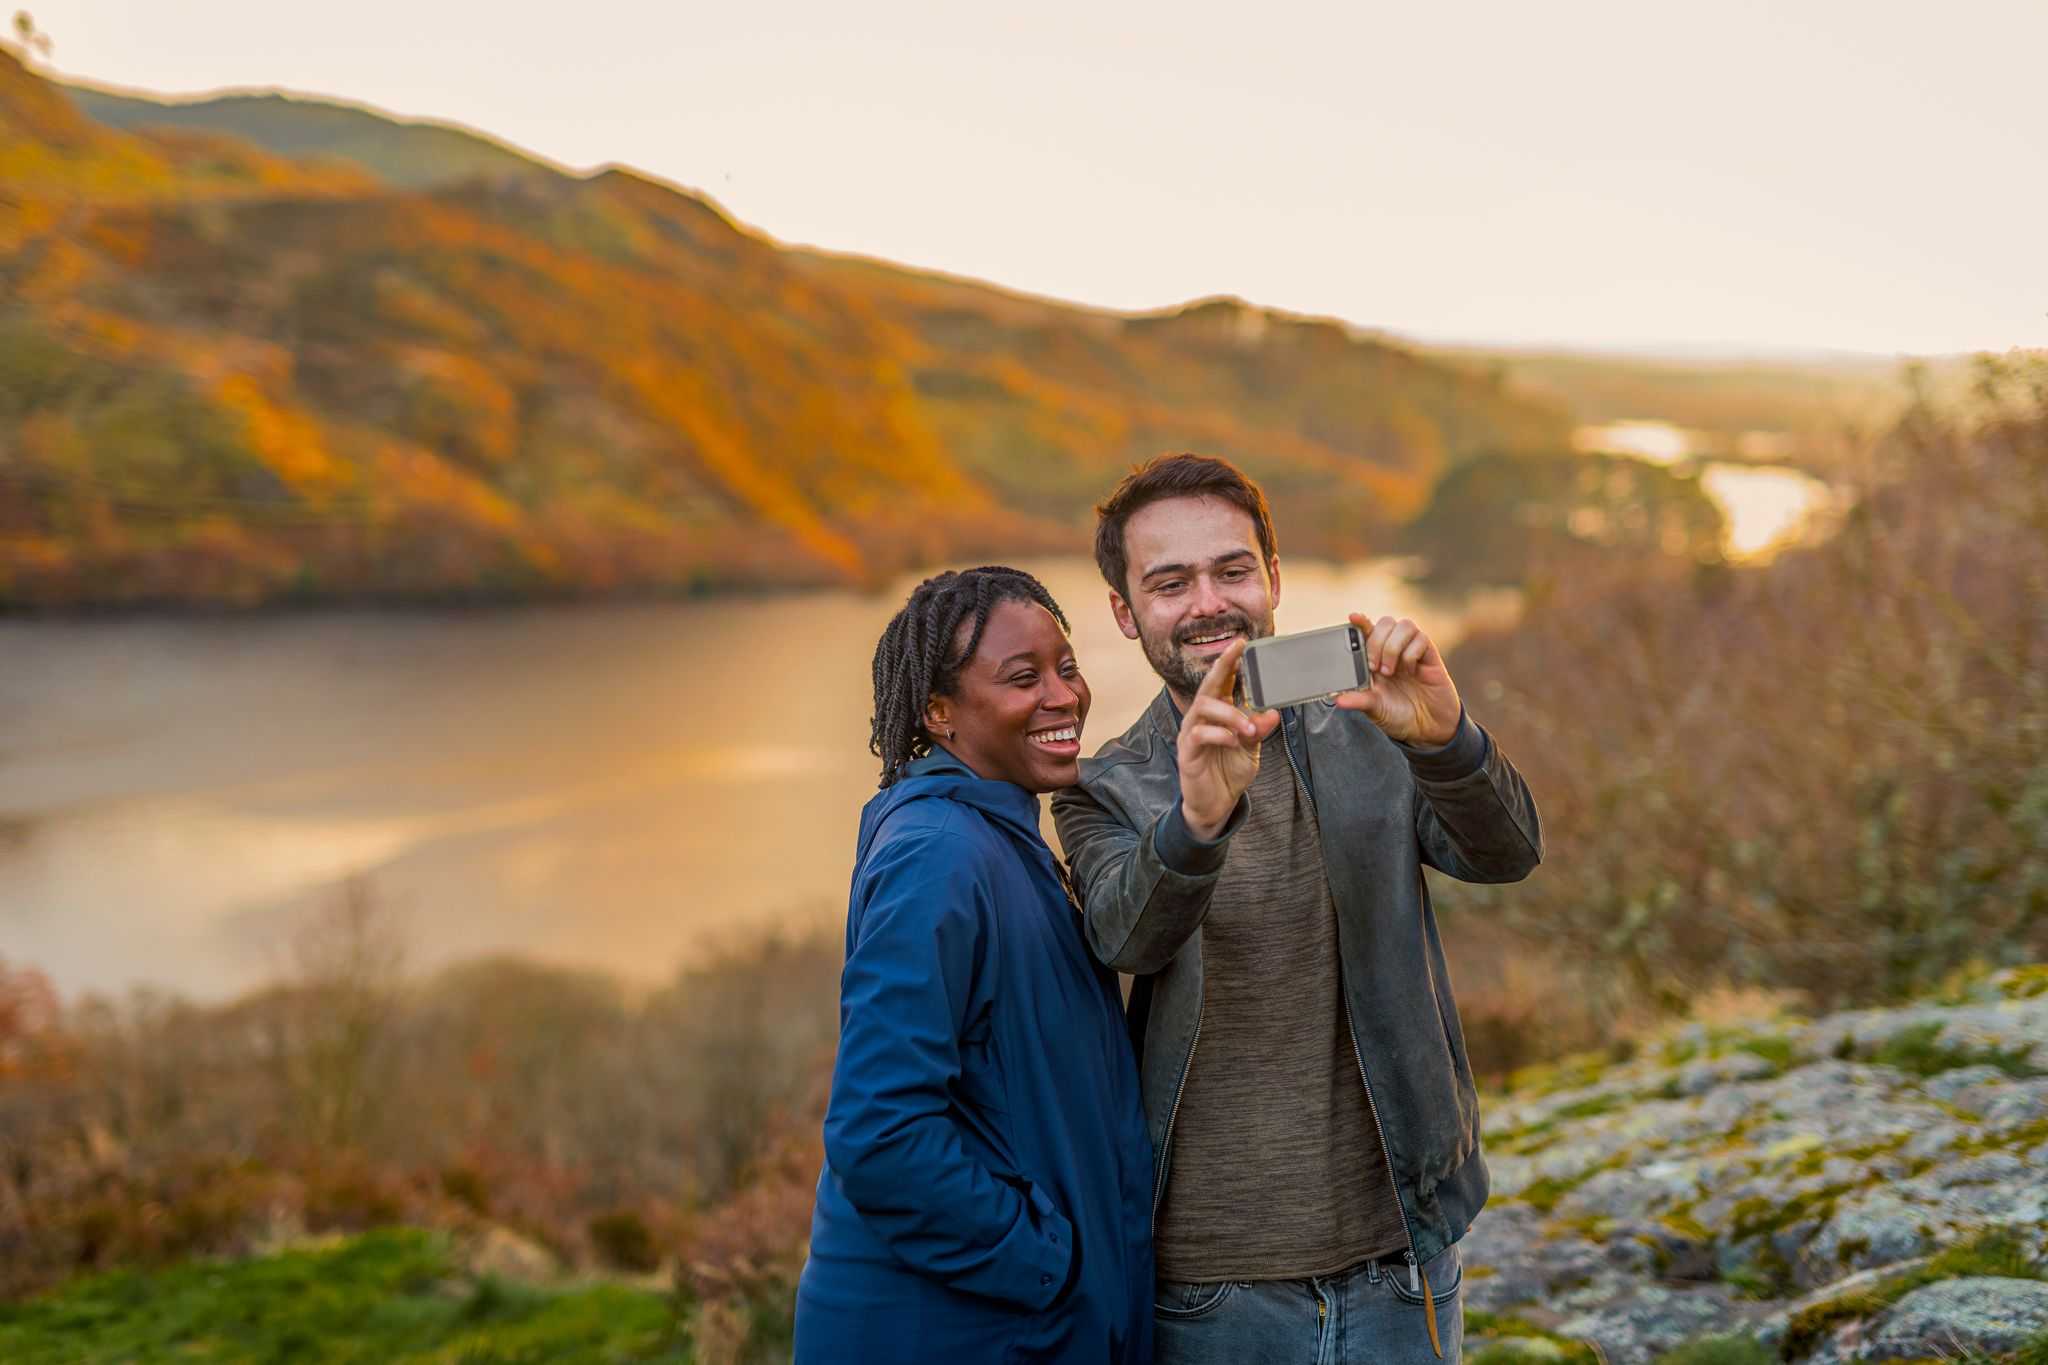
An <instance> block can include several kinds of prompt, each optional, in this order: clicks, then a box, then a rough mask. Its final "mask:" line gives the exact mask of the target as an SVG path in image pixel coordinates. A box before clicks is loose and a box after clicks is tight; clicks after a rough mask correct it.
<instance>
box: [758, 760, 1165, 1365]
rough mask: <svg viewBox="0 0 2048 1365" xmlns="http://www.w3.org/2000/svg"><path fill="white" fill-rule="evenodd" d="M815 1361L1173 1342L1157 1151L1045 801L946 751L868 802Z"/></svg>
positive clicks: (816, 1255) (963, 1357) (804, 1324)
mask: <svg viewBox="0 0 2048 1365" xmlns="http://www.w3.org/2000/svg"><path fill="white" fill-rule="evenodd" d="M839 1020H840V1034H839V1054H838V1059H837V1061H836V1063H835V1065H834V1067H833V1072H832V1098H831V1102H830V1106H829V1108H828V1109H827V1111H826V1114H825V1168H824V1172H823V1173H822V1174H821V1175H820V1177H819V1179H818V1202H817V1207H816V1210H815V1212H814V1213H813V1215H812V1220H811V1254H810V1261H809V1263H808V1264H807V1265H806V1266H805V1267H804V1273H803V1278H802V1280H801V1282H800V1283H799V1286H798V1290H797V1312H796V1359H797V1361H798V1365H814V1363H815V1365H822V1362H826V1361H831V1362H834V1365H867V1363H868V1362H873V1363H874V1365H882V1363H883V1362H888V1365H897V1362H905V1361H943V1362H952V1361H961V1362H977V1363H978V1362H983V1361H988V1362H997V1361H1059V1362H1073V1363H1074V1365H1084V1363H1085V1365H1095V1363H1096V1362H1114V1363H1115V1365H1144V1362H1147V1361H1149V1360H1150V1359H1151V1354H1152V1247H1151V1234H1152V1218H1151V1183H1152V1145H1151V1141H1150V1139H1149V1137H1148V1136H1147V1134H1146V1130H1145V1116H1144V1112H1143V1109H1142V1108H1141V1105H1140V1101H1139V1095H1138V1073H1137V1065H1136V1062H1135V1060H1134V1059H1133V1056H1132V1052H1131V1045H1130V1040H1129V1038H1128V1036H1127V1035H1126V1033H1125V1030H1124V1027H1123V1023H1122V1012H1121V1008H1120V1004H1119V999H1118V992H1117V987H1116V978H1115V977H1114V975H1112V974H1111V973H1110V972H1109V971H1107V970H1106V969H1105V968H1103V967H1101V966H1099V965H1098V964H1097V963H1096V962H1095V960H1094V959H1093V957H1092V956H1091V955H1090V954H1089V952H1088V948H1087V945H1086V943H1085V942H1084V941H1083V937H1082V925H1081V919H1080V915H1079V914H1078V913H1077V911H1076V910H1075V909H1074V907H1073V905H1072V903H1071V902H1070V901H1069V900H1068V898H1067V895H1066V893H1065V891H1064V889H1063V887H1062V883H1061V881H1060V878H1059V873H1058V870H1057V867H1056V865H1055V864H1054V862H1053V857H1052V853H1051V851H1050V850H1049V849H1047V848H1046V846H1045V841H1044V839H1043V838H1042V837H1041V836H1040V835H1039V832H1038V799H1037V798H1036V797H1035V796H1033V795H1032V794H1031V793H1029V792H1027V791H1025V790H1024V789H1023V788H1021V787H1018V786H1015V785H1013V784H1011V783H1008V782H988V781H983V780H982V779H980V778H978V777H976V776H975V775H974V774H973V772H972V771H970V770H969V769H968V768H967V767H966V766H965V765H963V764H961V763H960V762H959V761H958V760H956V759H954V758H952V757H951V756H950V755H948V754H945V753H943V752H939V753H934V754H932V755H931V756H929V757H927V758H924V759H920V760H918V761H917V762H916V763H914V764H912V765H911V767H910V768H909V770H908V772H907V774H906V776H905V777H904V778H903V779H902V780H900V781H898V782H897V783H896V784H895V785H893V786H891V787H888V788H885V789H884V790H883V791H881V792H879V793H878V794H877V795H876V796H875V798H874V799H873V800H871V801H869V802H868V804H867V808H866V809H865V810H864V811H863V812H862V814H861V823H860V849H859V855H858V860H857V862H856V864H855V868H854V874H853V890H852V895H851V899H850V902H849V904H848V907H847V916H846V968H845V971H844V973H843V975H842V976H841V978H840V989H839Z"/></svg>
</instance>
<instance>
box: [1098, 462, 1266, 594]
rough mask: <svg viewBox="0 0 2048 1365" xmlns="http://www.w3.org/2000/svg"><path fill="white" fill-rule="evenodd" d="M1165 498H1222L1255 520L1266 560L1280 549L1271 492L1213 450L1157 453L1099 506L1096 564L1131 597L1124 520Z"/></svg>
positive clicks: (1105, 575) (1120, 589) (1261, 551)
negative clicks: (1268, 497) (1269, 497)
mask: <svg viewBox="0 0 2048 1365" xmlns="http://www.w3.org/2000/svg"><path fill="white" fill-rule="evenodd" d="M1165 498H1221V499H1222V500H1223V501H1225V502H1227V503H1229V504H1230V505H1231V506H1233V507H1235V508H1237V509H1238V510H1239V511H1241V512H1243V513H1244V514H1245V515H1246V516H1248V517H1250V518H1251V519H1252V529H1253V530H1254V531H1256V532H1257V533H1258V537H1259V557H1260V558H1261V559H1263V560H1264V561H1265V562H1266V563H1267V564H1269V565H1270V564H1271V563H1272V562H1273V556H1274V554H1275V553H1277V552H1278V549H1279V540H1278V538H1277V537H1276V536H1274V534H1273V514H1272V512H1271V511H1269V510H1268V509H1267V507H1266V495H1265V494H1264V493H1261V492H1260V491H1259V486H1258V485H1257V484H1255V483H1253V482H1252V481H1251V480H1250V479H1248V478H1246V477H1245V474H1244V471H1243V470H1241V469H1239V468H1238V467H1237V466H1236V465H1234V464H1232V463H1231V462H1230V461H1228V460H1220V459H1217V458H1216V457H1215V456H1213V455H1190V454H1186V453H1182V454H1178V455H1158V456H1154V457H1153V458H1152V459H1150V460H1147V461H1146V462H1145V463H1144V464H1141V465H1139V466H1138V467H1137V468H1135V469H1133V470H1132V471H1131V472H1130V473H1129V474H1126V475H1125V476H1124V481H1123V482H1122V483H1120V484H1118V485H1117V486H1116V491H1115V492H1113V493H1111V494H1110V495H1109V496H1108V497H1107V498H1105V499H1103V501H1102V503H1101V505H1100V506H1098V507H1097V508H1096V509H1095V516H1096V522H1095V566H1096V567H1097V568H1099V569H1101V570H1102V576H1103V578H1104V579H1106V580H1107V581H1108V583H1109V586H1110V587H1112V588H1115V589H1116V590H1117V591H1118V592H1120V593H1122V594H1123V595H1124V599H1125V600H1126V601H1128V600H1130V596H1131V588H1130V582H1129V579H1130V573H1131V563H1130V559H1129V558H1128V556H1126V554H1125V553H1124V524H1125V523H1126V522H1128V521H1130V519H1131V517H1132V515H1133V514H1135V513H1136V512H1137V511H1138V509H1139V508H1141V507H1148V506H1150V505H1151V504H1153V503H1155V502H1159V501H1161V500H1162V499H1165Z"/></svg>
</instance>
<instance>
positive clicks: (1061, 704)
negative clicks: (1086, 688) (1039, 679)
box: [1038, 673, 1081, 711]
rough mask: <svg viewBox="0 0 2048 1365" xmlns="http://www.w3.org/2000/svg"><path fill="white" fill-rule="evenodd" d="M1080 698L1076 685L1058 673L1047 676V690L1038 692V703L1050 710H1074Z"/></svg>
mask: <svg viewBox="0 0 2048 1365" xmlns="http://www.w3.org/2000/svg"><path fill="white" fill-rule="evenodd" d="M1080 700H1081V694H1080V693H1079V692H1078V691H1076V690H1075V688H1074V685H1073V684H1072V683H1070V682H1068V681H1067V680H1066V679H1065V678H1062V677H1060V676H1059V675H1058V674H1057V673H1054V674H1050V675H1048V676H1047V678H1046V685H1045V690H1044V691H1042V692H1040V693H1039V694H1038V704H1039V705H1040V706H1042V707H1044V708H1045V709H1046V710H1048V711H1067V710H1072V709H1073V707H1074V706H1075V704H1076V703H1078V702H1079V701H1080Z"/></svg>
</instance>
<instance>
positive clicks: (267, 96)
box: [63, 85, 562, 189]
mask: <svg viewBox="0 0 2048 1365" xmlns="http://www.w3.org/2000/svg"><path fill="white" fill-rule="evenodd" d="M63 89H64V92H65V93H66V94H68V95H69V96H70V97H71V102H72V103H73V104H75V105H77V106H78V108H79V111H80V112H81V113H83V114H84V115H85V116H86V117H88V118H90V119H93V120H94V121H96V122H98V123H101V124H104V125H106V126H107V127H109V128H114V129H118V130H120V131H122V132H134V131H137V130H139V129H146V128H176V129H186V130H194V131H200V132H207V133H219V134H224V135H226V136H228V137H233V138H239V139H240V140H242V141H244V142H247V143H249V144H250V145H252V146H255V147H261V148H263V149H264V150H265V151H267V152H270V153H272V154H274V155H276V156H282V157H290V158H293V159H306V158H325V159H331V160H336V161H347V162H352V163H354V164H355V165H357V166H359V167H361V168H362V169H363V170H366V171H368V172H369V173H370V174H372V175H374V176H375V177H376V178H377V179H379V180H382V181H384V182H385V183H386V184H390V185H397V186H400V187H402V188H406V189H425V188H428V187H430V186H434V185H446V184H452V183H454V182H456V181H461V180H470V179H476V178H479V177H484V178H489V177H496V176H505V175H541V176H550V175H558V174H561V173H562V172H561V170H560V168H559V167H556V166H554V165H552V164H550V163H548V162H547V161H545V160H544V159H543V158H541V157H538V156H535V155H533V154H532V153H530V152H524V151H521V150H519V149H518V148H515V147H510V146H507V145H505V144H504V143H502V142H498V141H496V140H495V139H493V138H490V137H487V136H485V135H484V134H482V133H478V132H473V131H471V130H470V129H467V128H459V127H456V126H454V125H453V124H447V123H438V122H434V121H432V120H427V119H401V118H395V117H392V116H391V115H388V114H383V113H379V112H377V111H375V110H372V109H362V108H357V107H355V106H352V105H347V104H342V103H339V102H337V101H334V100H323V99H309V98H305V97H301V96H297V95H285V94H277V93H271V92H265V93H261V94H256V93H250V94H240V93H238V94H226V95H217V96H214V97H212V98H205V99H157V98H154V97H151V96H147V95H137V94H122V93H119V92H116V91H112V90H101V89H96V88H94V87H92V86H89V85H66V86H64V87H63Z"/></svg>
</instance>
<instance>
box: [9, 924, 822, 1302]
mask: <svg viewBox="0 0 2048 1365" xmlns="http://www.w3.org/2000/svg"><path fill="white" fill-rule="evenodd" d="M402 960H403V953H402V939H401V935H400V933H399V931H398V928H397V926H396V924H395V922H394V921H393V918H392V916H391V914H390V912H389V910H388V908H387V907H385V906H383V905H381V904H380V903H379V902H378V901H377V899H376V897H375V896H374V895H372V894H371V892H370V889H369V888H368V887H366V886H362V885H351V886H349V887H347V888H344V890H343V891H342V893H341V894H340V895H339V896H338V897H337V899H336V901H335V903H334V905H333V906H332V907H331V909H330V911H329V913H328V914H326V915H325V916H323V917H322V918H321V919H319V920H318V921H317V922H315V923H314V924H312V925H310V926H309V927H308V928H307V930H306V932H305V934H304V936H303V937H302V938H301V939H300V940H299V941H298V942H297V944H296V946H295V952H294V954H293V963H294V965H293V968H292V970H291V972H290V975H289V977H288V979H286V980H285V981H283V982H281V983H280V984H278V985H276V986H273V987H270V988H268V989H265V990H262V991H259V992H256V993H253V994H251V995H249V996H247V997H245V998H243V999H240V1000H237V1001H234V1002H232V1003H229V1004H225V1005H219V1006H200V1005H194V1004H192V1003H190V1002H186V1001H182V1000H179V999H177V998H175V997H173V996H169V995H166V994H164V993H161V992H152V991H141V992H137V993H135V994H133V995H131V996H130V997H128V998H126V999H124V1000H121V1001H109V1000H103V999H92V1000H86V1001H81V1002H79V1003H78V1004H77V1005H75V1006H73V1007H72V1008H71V1009H70V1010H68V1011H66V1012H63V1014H62V1015H61V1017H59V1016H56V1015H54V1014H52V1016H51V1022H49V1023H47V1024H39V1025H38V1026H37V1028H36V1030H35V1031H34V1033H33V1035H32V1036H33V1038H34V1039H35V1040H37V1041H36V1043H35V1047H34V1049H33V1050H32V1051H31V1049H29V1048H28V1045H27V1043H26V1042H25V1041H24V1039H25V1038H28V1037H30V1036H31V1034H30V1032H29V1030H28V1028H27V1025H26V1024H25V1023H24V1022H23V1021H25V1020H28V1019H30V1018H31V1017H32V1013H33V1012H32V1011H29V1010H27V1009H25V1008H17V1007H15V1006H14V1005H13V1004H12V1002H13V1001H15V1000H16V999H17V998H18V997H19V998H23V999H26V998H29V997H30V996H31V995H33V996H34V998H35V999H37V1000H41V999H44V998H45V997H44V995H43V994H42V993H40V990H39V989H38V990H36V991H31V989H30V987H29V986H24V985H22V984H21V983H22V982H24V981H27V982H30V983H31V984H33V983H34V981H35V978H33V977H28V976H24V975H23V974H22V973H19V972H8V973H0V1000H4V1001H6V1002H9V1003H8V1004H7V1006H6V1009H5V1011H4V1012H0V1026H4V1027H5V1029H6V1031H5V1032H0V1059H6V1060H7V1061H8V1065H7V1067H6V1068H5V1069H4V1070H0V1153H4V1154H5V1157H6V1159H5V1161H4V1162H0V1296H5V1295H9V1294H18V1293H21V1292H25V1291H27V1290H29V1289H31V1288H34V1287H37V1286H39V1285H43V1284H47V1283H49V1282H51V1281H52V1280H54V1279H56V1278H60V1277H62V1276H63V1275H65V1274H68V1273H71V1272H72V1271H74V1270H77V1269H81V1268H87V1267H94V1266H105V1265H112V1264H119V1263H125V1262H138V1261H139V1262H147V1261H152V1260H159V1259H163V1258H166V1257H172V1256H181V1255H189V1254H194V1253H201V1252H214V1251H223V1252H234V1251H243V1250H248V1249H251V1248H253V1247H255V1246H258V1245H263V1244H267V1243H269V1242H271V1241H273V1240H275V1239H276V1238H277V1237H279V1236H281V1235H288V1234H289V1233H290V1232H293V1231H298V1230H306V1231H313V1232H319V1231H322V1230H326V1229H354V1228H361V1227H367V1226H372V1225H375V1224H379V1223H388V1222H394V1221H416V1222H425V1223H433V1224H441V1225H448V1226H465V1225H470V1224H474V1223H475V1222H476V1221H477V1220H479V1219H480V1218H485V1217H488V1218H490V1219H492V1220H496V1221H500V1222H503V1223H506V1224H509V1225H510V1226H512V1227H514V1228H516V1229H518V1230H519V1231H521V1232H522V1233H524V1234H526V1235H528V1236H530V1237H533V1238H535V1239H536V1240H539V1241H541V1242H542V1243H544V1244H545V1245H547V1246H548V1247H549V1249H550V1250H552V1251H554V1252H555V1253H556V1254H557V1255H558V1256H561V1257H563V1258H564V1259H566V1260H568V1261H570V1262H572V1263H575V1262H588V1261H590V1260H591V1259H592V1257H593V1253H594V1252H595V1251H596V1250H597V1249H596V1248H594V1247H593V1246H592V1245H591V1231H590V1229H591V1227H592V1220H593V1219H601V1218H603V1217H606V1216H610V1217H612V1218H613V1219H615V1220H619V1219H623V1218H631V1219H635V1220H638V1224H639V1226H641V1227H643V1228H644V1229H645V1230H646V1232H647V1234H648V1242H649V1247H648V1249H647V1250H646V1252H645V1253H644V1254H642V1253H636V1255H637V1256H638V1258H639V1259H640V1260H641V1261H642V1262H643V1263H644V1262H645V1259H646V1256H647V1255H652V1254H663V1255H666V1254H671V1253H673V1252H674V1251H675V1250H676V1248H677V1247H678V1246H679V1244H680V1242H681V1241H682V1239H683V1237H684V1236H685V1232H686V1229H687V1228H688V1227H689V1226H690V1225H691V1224H692V1220H693V1218H696V1217H697V1216H698V1215H700V1214H701V1211H702V1210H704V1209H706V1208H709V1207H712V1206H714V1205H716V1204H718V1203H719V1202H721V1201H723V1200H725V1199H726V1198H728V1197H729V1196H731V1195H732V1193H733V1192H734V1190H735V1189H736V1188H738V1186H739V1183H740V1181H741V1177H742V1174H743V1172H744V1171H745V1170H746V1169H747V1168H748V1166H749V1165H750V1164H751V1163H752V1162H754V1160H755V1158H756V1156H757V1154H758V1153H760V1152H761V1151H762V1150H763V1149H764V1145H766V1144H769V1143H771V1142H773V1141H780V1140H782V1138H781V1135H783V1134H784V1133H785V1132H786V1131H787V1124H788V1123H789V1122H790V1121H791V1116H793V1115H797V1114H799V1113H809V1112H810V1109H809V1106H810V1104H811V1100H812V1097H813V1096H814V1095H815V1093H816V1088H817V1086H818V1085H819V1083H820V1079H819V1078H820V1077H821V1076H822V1074H823V1073H824V1069H825V1068H826V1066H828V1065H829V1061H830V1056H831V1049H832V1042H833V1038H834V1036H835V1033H836V1028H837V1022H838V1019H837V990H836V982H837V975H838V968H839V948H838V944H837V942H836V941H835V940H833V939H830V938H827V937H825V936H823V935H814V936H811V937H805V938H768V939H763V940H760V941H757V942H753V943H749V944H745V945H741V946H738V947H734V948H731V949H728V950H727V951H725V952H723V953H722V954H720V955H718V956H717V957H715V958H714V959H713V960H710V961H706V962H703V963H700V964H697V965H695V966H692V967H690V968H688V969H686V970H683V971H680V972H678V973H677V975H676V976H675V977H674V978H673V979H672V980H671V981H670V982H669V983H668V984H667V985H665V986H663V987H661V988H660V989H658V990H655V991H652V992H648V993H644V994H643V995H640V996H635V995H633V994H632V993H629V992H628V991H627V990H626V988H625V987H624V986H623V985H622V984H621V983H619V982H617V981H614V980H611V979H609V978H606V977H602V976H598V975H596V974H593V973H587V972H580V971H575V970H570V969H564V968H553V967H546V966H541V965H537V964H533V963H524V962H514V961H509V960H487V961H482V962H474V963H469V964H464V965H461V966H457V967H453V968H450V969H448V970H446V971H443V972H440V973H438V974H436V975H434V976H431V977H428V978H426V979H423V980H407V979H406V978H405V977H404V976H403V974H402V972H401V970H400V968H401V964H402ZM48 999H49V1000H50V1002H51V1004H52V1005H54V997H53V996H51V997H48ZM38 1017H39V1016H38ZM59 1038H61V1039H62V1047H61V1048H60V1047H59V1046H58V1045H57V1041H56V1040H57V1039H59ZM30 1055H33V1056H36V1057H39V1058H44V1057H54V1056H58V1055H63V1056H65V1057H66V1058H67V1059H68V1064H67V1065H66V1066H65V1067H63V1068H56V1067H54V1066H39V1067H37V1068H34V1069H30V1068H28V1067H27V1066H26V1065H24V1064H21V1063H20V1061H19V1059H20V1058H24V1057H28V1056H30ZM813 1126H815V1125H813ZM815 1176H816V1169H815V1167H814V1168H813V1169H812V1171H811V1173H810V1177H811V1178H813V1179H814V1178H815ZM805 1208H806V1211H807V1210H808V1204H807V1203H806V1205H805ZM784 1222H787V1220H784ZM607 1226H609V1225H607ZM777 1226H778V1228H780V1227H781V1226H782V1225H781V1224H778V1225H777ZM801 1235H802V1234H801V1230H799V1231H798V1232H797V1234H796V1237H797V1240H798V1241H799V1242H800V1241H801ZM612 1250H613V1251H614V1252H616V1248H612Z"/></svg>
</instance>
